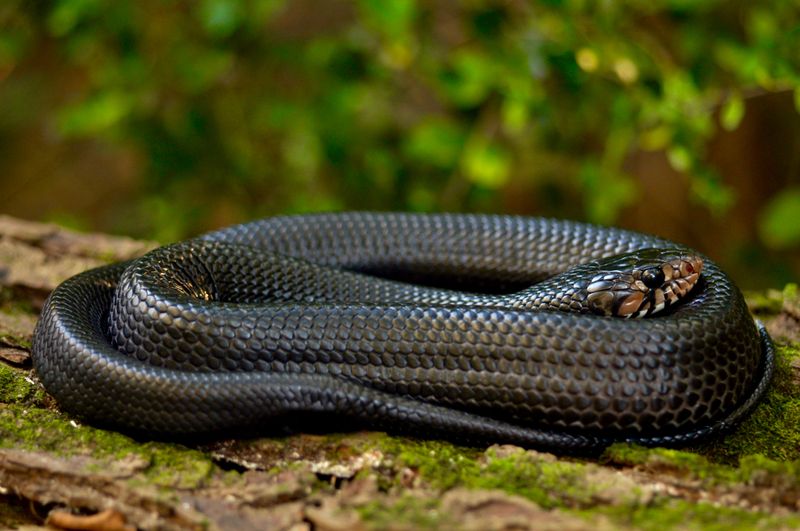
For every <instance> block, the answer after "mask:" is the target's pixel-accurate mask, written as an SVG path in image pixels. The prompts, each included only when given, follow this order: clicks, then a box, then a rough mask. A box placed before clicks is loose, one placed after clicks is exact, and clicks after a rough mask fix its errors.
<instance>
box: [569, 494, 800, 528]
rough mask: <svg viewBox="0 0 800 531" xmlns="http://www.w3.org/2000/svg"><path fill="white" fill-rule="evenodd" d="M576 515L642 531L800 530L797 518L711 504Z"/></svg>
mask: <svg viewBox="0 0 800 531" xmlns="http://www.w3.org/2000/svg"><path fill="white" fill-rule="evenodd" d="M578 514H580V515H582V516H584V517H586V518H587V519H595V518H596V517H597V516H598V515H605V516H607V517H608V518H609V519H610V520H611V521H612V522H613V523H615V524H616V525H618V526H620V527H623V526H626V527H627V526H629V527H633V528H635V529H640V530H643V531H662V530H668V529H680V530H693V529H702V530H703V531H715V530H718V531H734V530H739V529H741V530H752V529H793V528H796V527H798V526H800V517H797V516H794V515H792V516H777V515H773V514H767V513H763V512H757V511H746V510H743V509H734V508H730V507H720V506H717V505H712V504H710V503H705V502H699V503H691V502H687V501H684V500H676V499H668V498H662V499H660V500H657V501H656V502H654V503H651V504H648V505H639V506H633V507H631V506H619V507H598V508H595V509H592V510H591V511H582V512H579V513H578Z"/></svg>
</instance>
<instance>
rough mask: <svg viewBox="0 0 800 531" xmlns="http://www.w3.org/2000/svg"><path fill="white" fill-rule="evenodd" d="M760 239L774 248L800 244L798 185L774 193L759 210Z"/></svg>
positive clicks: (799, 196)
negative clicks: (760, 210) (762, 208)
mask: <svg viewBox="0 0 800 531" xmlns="http://www.w3.org/2000/svg"><path fill="white" fill-rule="evenodd" d="M758 228H759V233H760V236H761V240H762V241H763V242H764V243H765V244H766V245H767V246H769V247H772V248H774V249H785V248H789V247H796V246H798V245H800V187H793V188H787V189H786V190H783V191H782V192H780V193H779V194H778V195H776V196H775V197H774V198H773V199H772V200H771V201H770V202H769V204H767V206H766V208H764V210H763V211H762V212H761V217H760V219H759V226H758Z"/></svg>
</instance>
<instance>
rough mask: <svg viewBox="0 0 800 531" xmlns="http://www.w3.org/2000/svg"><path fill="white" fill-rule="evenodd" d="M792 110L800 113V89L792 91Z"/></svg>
mask: <svg viewBox="0 0 800 531" xmlns="http://www.w3.org/2000/svg"><path fill="white" fill-rule="evenodd" d="M794 108H795V109H797V112H800V87H796V88H795V89H794Z"/></svg>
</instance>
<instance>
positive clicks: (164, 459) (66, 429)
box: [0, 404, 217, 488]
mask: <svg viewBox="0 0 800 531" xmlns="http://www.w3.org/2000/svg"><path fill="white" fill-rule="evenodd" d="M0 447H1V448H15V449H24V450H31V451H44V452H50V453H52V454H54V455H59V456H65V457H67V456H73V455H84V456H91V457H94V458H98V459H104V458H105V459H122V458H125V457H129V456H138V457H140V458H141V459H143V460H144V462H145V463H147V464H148V465H147V467H146V469H145V470H144V471H143V474H144V480H146V481H147V482H148V483H150V484H155V485H158V486H162V487H178V488H191V487H197V486H200V485H202V484H203V482H204V480H205V479H206V478H208V477H209V476H210V475H211V474H212V473H213V472H214V471H216V470H217V467H216V466H215V465H214V463H213V462H212V461H211V458H210V457H209V456H207V455H205V454H203V453H202V452H199V451H197V450H192V449H189V448H186V447H184V446H181V445H178V444H169V443H159V442H146V443H140V442H137V441H135V440H133V439H131V438H129V437H126V436H125V435H122V434H119V433H116V432H112V431H103V430H99V429H95V428H92V427H89V426H79V425H75V424H73V423H72V422H70V421H69V420H66V419H65V418H64V417H62V416H60V415H58V414H57V413H53V412H51V411H46V410H42V409H34V408H26V407H24V406H21V405H17V404H10V405H6V406H5V407H2V408H1V409H0Z"/></svg>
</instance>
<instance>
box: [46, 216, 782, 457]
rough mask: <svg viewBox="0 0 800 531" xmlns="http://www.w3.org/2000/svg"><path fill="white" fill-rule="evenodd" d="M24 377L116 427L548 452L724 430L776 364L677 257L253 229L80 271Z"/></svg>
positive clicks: (565, 224)
mask: <svg viewBox="0 0 800 531" xmlns="http://www.w3.org/2000/svg"><path fill="white" fill-rule="evenodd" d="M32 359H33V365H34V369H35V371H36V373H37V374H38V377H39V379H40V381H41V382H42V384H43V385H44V387H45V388H46V389H47V391H48V392H49V393H50V394H51V395H52V396H53V397H54V398H55V400H56V401H57V403H58V404H59V406H60V407H61V408H62V409H63V410H64V411H67V412H68V413H70V414H72V415H75V416H77V417H78V418H79V419H85V420H86V421H88V422H90V423H94V424H96V425H100V426H109V427H112V428H117V429H120V430H133V431H136V432H145V433H148V434H150V433H151V434H156V435H167V436H172V435H175V436H184V435H187V434H188V435H192V434H202V433H211V434H217V433H219V434H224V433H230V432H231V430H237V429H242V428H247V427H249V428H255V429H269V428H270V427H274V426H275V425H276V424H277V423H281V422H286V419H293V418H305V417H306V416H308V417H309V418H310V419H314V418H325V419H334V422H338V421H337V420H335V419H341V420H342V421H348V422H351V421H352V422H355V423H356V424H357V425H363V426H364V427H366V428H370V429H381V430H386V431H392V432H401V433H407V434H411V435H413V436H415V437H420V438H427V439H437V438H441V439H453V440H456V441H459V442H462V441H463V442H465V443H476V444H477V443H484V442H499V443H508V444H517V445H522V446H526V447H533V448H544V449H550V450H554V451H565V452H568V451H576V452H578V451H592V450H596V449H602V448H605V447H606V446H608V445H609V444H612V443H614V442H619V441H628V442H636V443H640V444H644V445H672V446H675V445H686V444H690V443H693V442H695V441H700V440H702V439H703V438H706V437H711V436H714V435H716V434H720V433H724V432H726V431H729V430H730V429H731V428H732V427H734V426H735V425H736V424H737V423H739V422H740V421H741V420H742V419H743V418H745V417H746V416H747V415H748V414H749V413H750V412H751V411H752V409H753V408H754V406H755V404H756V403H757V402H758V401H759V399H760V398H761V397H762V396H763V395H764V393H765V390H766V389H767V388H768V385H769V382H770V379H771V377H772V374H773V372H774V366H775V355H774V347H773V345H772V342H771V340H770V338H769V335H768V334H767V332H766V331H765V329H764V327H763V326H762V325H761V324H760V323H758V322H757V321H755V320H754V319H753V317H752V316H751V315H750V313H749V311H748V309H747V306H746V304H745V301H744V298H743V296H742V293H741V292H740V290H739V289H738V288H737V287H736V286H735V285H734V284H733V282H732V281H731V279H730V278H729V277H728V276H727V275H726V274H725V273H724V272H723V271H722V270H721V269H720V268H719V267H718V266H717V265H716V264H715V263H714V262H713V261H711V260H710V259H708V258H707V257H705V256H702V255H700V254H698V253H697V252H695V251H693V250H691V249H689V248H688V247H686V246H682V245H679V244H676V243H673V242H670V241H669V240H666V239H663V238H660V237H657V236H653V235H648V234H642V233H637V232H633V231H629V230H623V229H619V228H613V227H603V226H598V225H593V224H589V223H582V222H577V221H569V220H557V219H549V218H537V217H525V216H513V215H492V214H423V213H386V212H343V213H318V214H302V215H286V216H277V217H272V218H266V219H262V220H259V221H254V222H249V223H245V224H241V225H235V226H232V227H228V228H223V229H220V230H217V231H214V232H210V233H207V234H204V235H201V236H198V237H196V238H193V239H190V240H186V241H183V242H178V243H175V244H171V245H166V246H164V247H160V248H157V249H155V250H153V251H151V252H150V253H148V254H145V255H144V256H142V257H140V258H138V259H134V260H130V261H127V262H122V263H117V264H111V265H106V266H101V267H99V268H95V269H91V270H88V271H86V272H83V273H80V274H78V275H76V276H74V277H72V278H70V279H68V280H66V281H64V282H63V283H62V284H61V285H59V286H58V287H57V288H56V289H55V290H54V291H53V292H52V293H51V294H50V296H49V297H48V299H47V301H46V302H45V304H44V306H43V309H42V312H41V315H40V319H39V321H38V323H37V325H36V329H35V332H34V337H33V343H32Z"/></svg>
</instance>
